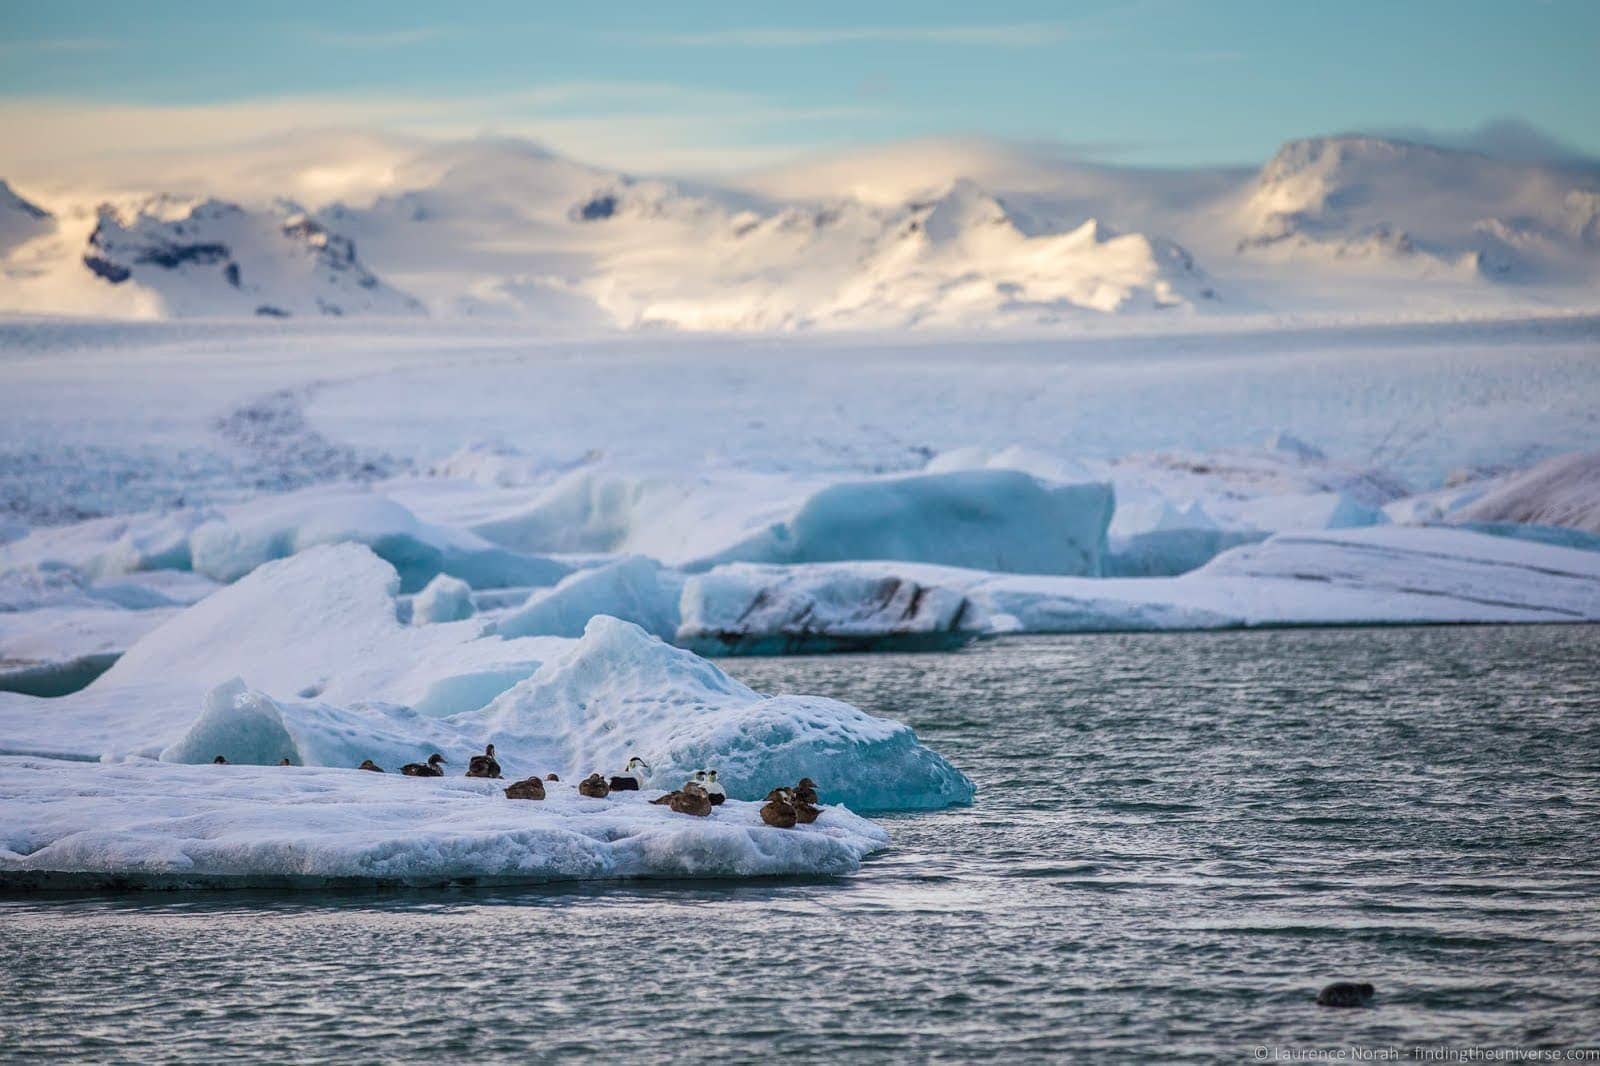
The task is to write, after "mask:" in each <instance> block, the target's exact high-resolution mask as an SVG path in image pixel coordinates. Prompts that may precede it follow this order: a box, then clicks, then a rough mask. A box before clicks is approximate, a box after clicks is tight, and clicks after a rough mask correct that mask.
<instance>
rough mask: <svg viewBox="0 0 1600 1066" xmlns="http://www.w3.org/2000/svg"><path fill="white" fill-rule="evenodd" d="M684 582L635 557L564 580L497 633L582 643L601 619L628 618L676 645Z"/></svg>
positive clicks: (539, 593)
mask: <svg viewBox="0 0 1600 1066" xmlns="http://www.w3.org/2000/svg"><path fill="white" fill-rule="evenodd" d="M683 581H684V577H683V575H682V574H681V573H678V572H676V571H673V570H668V569H666V568H664V567H663V566H662V565H661V564H660V563H658V562H656V561H654V560H653V559H646V558H645V557H643V556H639V555H634V556H628V557H627V558H623V559H618V560H616V561H615V562H611V563H606V564H605V565H603V566H597V567H594V568H593V569H590V570H580V571H578V572H577V573H575V574H572V575H570V576H568V577H565V578H562V580H561V583H560V584H558V585H556V586H555V587H554V588H549V589H536V590H535V591H534V592H532V593H531V594H529V596H528V599H527V601H526V602H525V603H524V604H523V605H522V606H521V607H517V608H514V609H513V610H511V611H508V612H507V613H505V614H503V615H501V616H500V617H499V618H498V619H497V620H496V622H495V627H494V631H495V632H496V633H499V634H500V635H501V636H503V637H521V636H551V637H581V636H583V631H584V628H585V627H586V626H587V625H588V624H589V619H591V618H593V617H594V616H595V615H598V614H609V615H615V616H616V617H618V618H626V619H627V620H628V621H630V622H633V623H634V624H635V625H638V626H641V627H643V628H644V630H645V631H646V632H648V633H653V634H654V635H656V636H658V637H660V638H662V639H663V640H671V639H672V638H673V637H674V636H675V635H676V634H677V632H678V624H679V621H680V619H679V611H678V597H679V596H680V595H681V594H682V590H683Z"/></svg>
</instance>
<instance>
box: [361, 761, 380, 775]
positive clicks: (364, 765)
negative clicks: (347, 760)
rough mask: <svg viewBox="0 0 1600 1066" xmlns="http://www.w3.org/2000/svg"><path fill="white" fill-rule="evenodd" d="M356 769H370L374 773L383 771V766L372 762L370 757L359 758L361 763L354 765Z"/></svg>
mask: <svg viewBox="0 0 1600 1066" xmlns="http://www.w3.org/2000/svg"><path fill="white" fill-rule="evenodd" d="M356 769H357V770H370V771H371V772H373V773H375V774H381V773H383V767H381V766H379V765H378V764H377V763H375V762H373V761H372V760H371V759H362V760H361V765H360V766H358V767H356Z"/></svg>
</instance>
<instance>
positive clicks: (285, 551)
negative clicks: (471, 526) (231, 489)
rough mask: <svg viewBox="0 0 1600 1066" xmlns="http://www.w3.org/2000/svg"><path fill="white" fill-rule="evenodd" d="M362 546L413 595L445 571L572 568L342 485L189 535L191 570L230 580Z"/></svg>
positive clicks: (493, 583) (523, 576) (482, 575)
mask: <svg viewBox="0 0 1600 1066" xmlns="http://www.w3.org/2000/svg"><path fill="white" fill-rule="evenodd" d="M341 543H354V544H365V545H367V546H368V547H370V548H371V549H372V550H373V552H374V553H376V554H377V555H378V556H379V557H380V558H382V559H385V560H387V561H388V562H389V563H391V564H392V565H393V566H394V568H395V569H396V570H397V571H399V574H400V587H401V590H402V591H406V592H415V591H417V590H419V589H421V588H422V587H423V586H424V585H426V584H427V583H428V582H429V581H430V580H432V579H433V578H434V577H435V576H437V575H439V574H441V573H444V574H450V575H451V576H453V577H456V578H460V579H461V580H464V581H466V582H467V583H468V584H470V585H472V586H473V587H475V588H494V587H497V586H505V585H542V584H550V583H553V582H555V581H557V580H559V579H560V578H561V577H563V576H565V575H566V574H567V573H569V572H570V571H571V567H569V566H567V565H565V564H563V563H559V562H556V561H555V560H553V559H545V558H540V557H537V556H531V555H525V554H522V553H519V552H513V551H507V550H506V549H504V548H501V547H497V546H496V545H493V544H490V543H489V542H487V541H485V540H483V539H482V538H480V537H477V536H475V535H473V534H471V533H467V532H463V531H461V530H456V529H451V528H449V527H447V526H441V525H436V524H433V523H429V522H423V521H421V520H419V519H418V518H417V517H416V515H414V514H412V513H411V512H410V511H409V510H407V509H406V508H405V507H402V506H401V505H400V504H398V503H396V502H395V501H393V500H391V499H388V498H387V497H384V496H380V495H377V494H376V493H371V492H361V491H355V490H351V489H349V488H347V487H335V488H317V489H305V490H302V491H299V492H292V493H288V494H285V495H283V496H272V497H265V498H262V499H259V500H254V501H251V502H250V503H247V504H241V505H239V506H237V507H232V508H228V509H227V510H226V511H225V512H224V514H223V516H222V517H219V518H215V519H212V520H211V521H208V522H206V523H204V524H203V525H201V526H199V527H198V528H196V529H195V530H194V531H193V532H192V533H191V534H190V535H189V546H190V555H191V558H192V564H193V567H194V569H195V570H196V571H198V572H199V573H202V574H205V575H206V576H207V577H211V578H215V579H216V580H218V581H236V580H238V579H239V578H241V577H243V576H244V575H245V574H248V573H250V571H252V570H254V569H255V568H256V567H258V566H260V565H261V564H262V563H266V562H270V561H271V560H273V559H281V558H283V557H285V556H288V555H293V554H295V553H296V552H300V551H304V550H306V549H307V548H311V547H315V546H317V545H320V544H341Z"/></svg>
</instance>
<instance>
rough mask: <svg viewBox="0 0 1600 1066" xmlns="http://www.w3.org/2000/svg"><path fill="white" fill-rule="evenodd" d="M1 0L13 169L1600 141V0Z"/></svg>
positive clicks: (1, 151)
mask: <svg viewBox="0 0 1600 1066" xmlns="http://www.w3.org/2000/svg"><path fill="white" fill-rule="evenodd" d="M0 5H3V8H0V174H5V173H9V172H12V171H14V170H15V169H16V168H18V167H29V168H32V169H34V170H36V171H37V170H39V169H40V168H48V167H50V166H55V165H62V166H65V165H67V163H68V162H71V161H81V160H83V159H90V158H114V157H116V156H117V155H118V154H119V153H122V154H126V153H138V152H159V151H162V150H168V149H172V150H176V149H178V148H186V149H189V150H197V149H209V148H213V147H215V148H223V147H226V146H228V145H231V144H234V143H237V142H244V141H249V140H251V139H255V138H272V137H285V136H295V135H299V134H303V133H305V132H307V131H315V130H336V129H339V130H353V129H361V130H381V131H386V132H389V133H394V134H401V135H407V136H416V137H457V136H473V135H484V134H493V135H515V136H527V137H532V138H534V139H537V140H540V141H542V142H544V143H545V144H547V145H549V146H550V147H552V148H554V149H555V150H557V151H561V152H564V153H566V154H569V155H573V156H575V157H578V158H581V159H585V160H587V161H591V162H595V163H600V164H604V165H610V166H621V167H625V168H629V169H635V170H666V171H676V172H680V173H698V172H717V171H728V170H739V169H742V168H750V167H759V166H764V165H771V164H774V163H778V162H781V161H783V160H786V159H791V158H797V157H802V156H805V155H807V154H812V153H819V152H829V151H839V150H848V149H850V148H853V147H856V146H861V145H868V144H878V143H883V142H889V141H897V140H904V139H910V138H923V137H930V136H971V135H981V136H985V137H993V138H1001V139H1006V140H1015V141H1022V142H1028V143H1034V144H1047V145H1051V146H1060V147H1061V148H1062V149H1063V150H1065V151H1068V152H1071V153H1075V154H1078V155H1081V156H1084V157H1086V158H1094V159H1102V160H1107V161H1114V162H1122V163H1129V164H1136V165H1151V166H1193V165H1211V164H1237V165H1256V164H1259V163H1260V162H1262V161H1264V160H1265V159H1266V158H1268V157H1269V156H1270V155H1271V154H1272V152H1273V151H1274V150H1275V149H1276V148H1277V146H1278V145H1279V144H1281V143H1282V142H1283V141H1285V140H1288V139H1291V138H1295V137H1301V136H1308V135H1313V134H1319V133H1335V132H1346V131H1352V130H1363V131H1372V130H1382V131H1387V130H1404V131H1438V132H1439V133H1440V134H1441V135H1444V134H1449V133H1460V132H1462V131H1468V130H1472V129H1475V128H1478V127H1480V126H1482V125H1483V124H1484V123H1486V122H1491V121H1494V120H1497V119H1507V118H1509V119H1515V120H1518V121H1519V122H1522V123H1528V124H1531V126H1532V127H1536V128H1537V129H1538V130H1539V131H1542V134H1543V135H1545V136H1548V137H1549V138H1552V139H1553V140H1554V141H1555V142H1559V143H1560V144H1562V145H1565V146H1567V147H1568V148H1570V149H1572V150H1574V151H1576V152H1579V153H1582V154H1585V155H1589V156H1600V121H1596V104H1595V101H1597V100H1600V62H1597V60H1600V3H1595V2H1591V0H1521V2H1513V0H1374V2H1367V0H1343V2H1341V3H1338V4H1331V3H1312V2H1282V0H1079V2H1062V0H1058V2H1054V3H1047V2H1037V3H1033V2H1012V3H1007V2H996V3H988V4H984V5H972V4H961V3H945V2H938V0H919V2H915V3H900V2H891V3H861V2H855V3H838V2H813V3H808V4H798V5H797V4H784V5H779V4H771V5H761V4H750V3H743V4H727V3H709V2H698V0H677V2H675V3H672V4H662V3H659V2H652V3H632V2H626V0H608V2H607V3H604V4H574V3H570V2H568V3H561V4H544V3H527V2H519V3H513V2H495V3H458V4H451V5H445V4H425V3H415V2H410V0H382V2H367V0H356V2H338V3H329V2H327V0H323V2H320V3H303V2H296V0H289V2H278V3H273V4H260V5H248V4H246V5H238V6H237V8H238V9H233V8H230V7H229V6H225V5H217V4H216V3H214V2H208V3H164V2H160V0H145V2H141V3H136V4H134V3H127V2H126V0H50V2H43V0H28V2H24V0H0Z"/></svg>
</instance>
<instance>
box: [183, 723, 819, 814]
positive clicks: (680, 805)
mask: <svg viewBox="0 0 1600 1066" xmlns="http://www.w3.org/2000/svg"><path fill="white" fill-rule="evenodd" d="M211 761H212V762H213V763H216V764H217V765H219V766H225V765H227V762H228V760H227V759H226V758H224V757H223V756H221V755H218V756H217V757H216V758H215V759H212V760H211ZM278 765H279V766H289V765H291V763H290V762H289V760H288V759H284V760H283V761H282V762H280V763H279V764H278ZM445 765H446V763H445V758H444V756H443V755H440V754H439V753H438V752H434V753H433V754H432V755H430V756H428V759H427V761H426V762H408V763H406V764H405V765H404V766H402V767H400V772H401V773H402V774H404V775H405V776H407V777H443V776H444V769H443V767H444V766H445ZM356 769H358V770H367V771H369V772H371V773H375V774H381V773H385V772H386V771H385V770H384V768H383V767H381V766H379V765H378V764H377V763H375V762H373V761H372V760H371V759H363V760H362V761H361V765H360V766H358V767H356ZM649 772H650V764H649V763H647V762H645V761H644V760H643V759H641V758H639V757H638V756H637V755H635V756H633V757H632V758H630V759H629V760H628V763H627V765H626V766H624V767H623V768H622V769H621V770H620V771H619V772H617V773H615V774H611V775H610V776H607V775H605V774H600V773H592V774H590V775H589V776H588V777H586V778H584V779H583V780H582V781H579V782H578V795H580V796H587V797H589V798H591V799H605V798H606V797H607V796H609V795H611V793H613V792H638V791H639V790H640V789H641V788H642V787H643V786H644V780H645V775H646V774H648V773H649ZM467 776H468V777H479V778H491V779H494V780H499V779H500V761H499V760H498V759H496V758H495V754H494V745H493V744H489V745H486V746H485V747H484V749H483V754H482V755H474V756H473V757H472V758H471V760H469V761H468V763H467ZM560 780H561V778H559V777H557V776H556V775H555V774H545V775H544V777H542V778H541V777H529V778H525V779H523V780H521V781H515V782H513V783H512V784H510V785H507V786H506V789H505V793H506V798H507V799H519V800H542V799H544V798H545V782H547V781H549V782H557V781H560ZM727 799H728V793H727V790H726V789H724V788H723V787H722V785H721V784H720V783H719V782H718V781H717V772H716V771H715V770H696V771H695V772H694V775H693V776H692V777H690V778H689V780H687V781H685V782H684V783H683V787H682V788H676V789H673V790H672V791H671V792H668V793H667V794H666V795H663V796H659V797H657V798H656V799H653V800H651V801H650V802H651V803H653V804H657V805H659V806H664V807H668V808H670V809H671V810H673V811H676V812H677V813H678V814H690V815H695V816H697V817H700V818H704V817H706V816H708V815H710V813H711V809H712V808H713V807H720V806H721V805H722V804H723V803H724V802H726V801H727ZM821 813H822V808H821V807H819V806H818V798H817V784H816V782H815V781H813V780H811V778H809V777H802V778H801V779H800V781H799V783H798V784H796V785H795V786H794V787H792V788H775V789H773V790H772V791H771V792H768V793H767V798H766V801H765V803H764V804H763V805H762V807H761V820H762V821H763V822H765V823H766V824H767V825H770V826H776V827H777V828H779V829H793V828H794V827H795V826H796V825H810V824H811V823H812V822H815V821H816V820H817V816H818V815H820V814H821Z"/></svg>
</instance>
